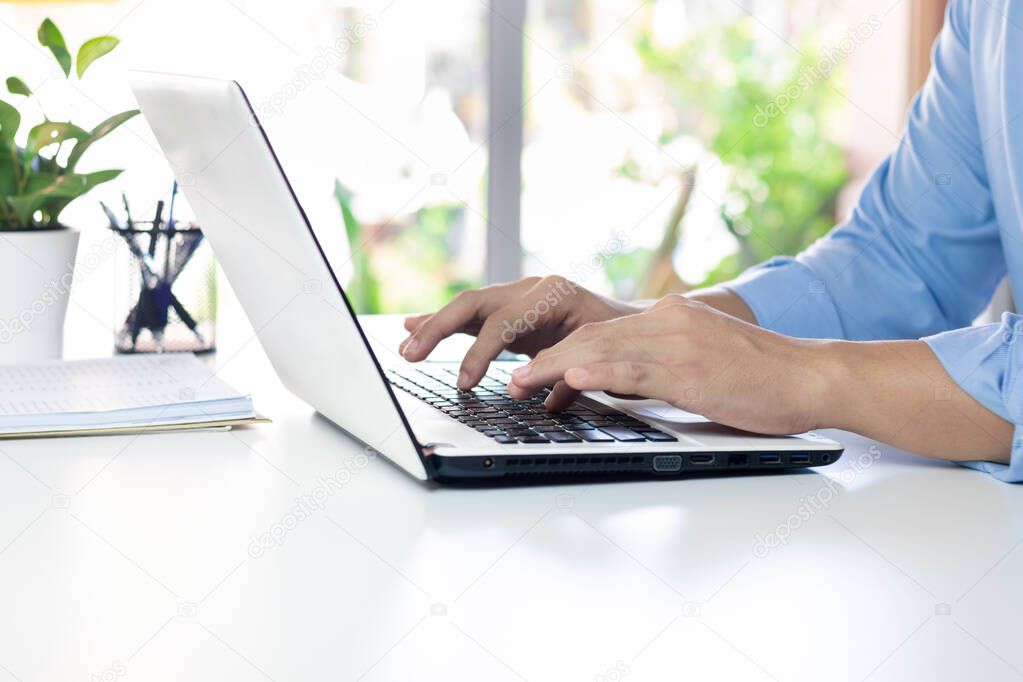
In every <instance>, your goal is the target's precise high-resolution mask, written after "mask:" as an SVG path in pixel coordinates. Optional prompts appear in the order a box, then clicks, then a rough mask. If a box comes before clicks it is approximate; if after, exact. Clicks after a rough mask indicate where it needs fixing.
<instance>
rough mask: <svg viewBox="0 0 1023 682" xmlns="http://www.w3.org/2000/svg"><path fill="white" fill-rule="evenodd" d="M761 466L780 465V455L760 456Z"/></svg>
mask: <svg viewBox="0 0 1023 682" xmlns="http://www.w3.org/2000/svg"><path fill="white" fill-rule="evenodd" d="M760 463H761V464H781V455H760Z"/></svg>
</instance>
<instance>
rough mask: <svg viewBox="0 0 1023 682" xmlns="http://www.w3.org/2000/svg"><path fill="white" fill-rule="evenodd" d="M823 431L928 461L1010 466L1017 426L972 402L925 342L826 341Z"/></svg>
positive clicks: (821, 370) (821, 355)
mask: <svg viewBox="0 0 1023 682" xmlns="http://www.w3.org/2000/svg"><path fill="white" fill-rule="evenodd" d="M810 352H812V353H815V354H816V358H817V362H816V363H815V365H816V367H817V368H818V371H817V376H819V377H820V382H819V383H818V385H817V386H816V387H815V390H816V391H817V393H818V403H819V406H820V412H819V414H818V415H817V419H816V422H817V425H818V428H827V427H835V428H840V429H844V430H847V431H853V432H855V433H859V434H862V435H864V436H867V437H868V438H872V439H874V440H878V441H881V442H884V443H888V444H891V445H894V446H895V447H898V448H900V449H903V450H908V451H910V452H914V453H917V454H921V455H926V456H929V457H937V458H941V459H950V460H958V461H966V460H987V461H994V462H1008V461H1009V453H1010V449H1011V444H1012V432H1013V425H1012V424H1011V423H1009V422H1008V421H1006V420H1004V419H1002V418H1001V417H999V416H998V415H996V414H994V413H993V412H991V411H990V410H988V409H987V408H986V407H984V406H983V405H981V404H980V403H978V402H977V401H975V400H974V399H973V398H971V397H970V396H969V395H968V394H967V393H966V392H964V391H963V390H962V389H961V388H960V387H959V386H958V385H957V384H956V383H955V382H954V381H953V380H952V379H951V378H950V377H949V375H948V374H947V373H946V371H945V369H944V367H942V365H941V363H940V362H939V361H938V359H937V358H936V357H935V355H934V353H933V352H932V351H931V349H930V348H928V346H927V344H925V343H924V342H922V341H884V342H846V341H824V342H820V343H819V345H817V346H816V347H815V348H814V349H813V350H812V351H810Z"/></svg>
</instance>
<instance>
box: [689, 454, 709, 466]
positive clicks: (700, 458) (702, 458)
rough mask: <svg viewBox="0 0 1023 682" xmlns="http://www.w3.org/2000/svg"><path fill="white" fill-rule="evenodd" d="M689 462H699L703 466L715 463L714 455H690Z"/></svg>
mask: <svg viewBox="0 0 1023 682" xmlns="http://www.w3.org/2000/svg"><path fill="white" fill-rule="evenodd" d="M689 463H690V464H697V465H701V466H706V465H708V464H713V463H714V455H690V457H689Z"/></svg>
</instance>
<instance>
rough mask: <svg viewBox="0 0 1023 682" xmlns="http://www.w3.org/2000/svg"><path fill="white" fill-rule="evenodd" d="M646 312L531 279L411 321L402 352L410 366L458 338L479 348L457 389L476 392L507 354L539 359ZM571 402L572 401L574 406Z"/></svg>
mask: <svg viewBox="0 0 1023 682" xmlns="http://www.w3.org/2000/svg"><path fill="white" fill-rule="evenodd" d="M642 309H643V308H642V307H641V306H639V305H630V304H628V303H623V302H621V301H615V300H613V299H609V298H605V297H603V296H598V295H597V294H594V293H592V292H590V291H587V290H586V289H584V288H583V287H581V286H579V285H578V284H575V283H574V282H571V281H569V280H567V279H565V278H564V277H556V276H555V277H542V278H541V277H527V278H526V279H523V280H519V281H518V282H512V283H511V284H497V285H494V286H489V287H485V288H483V289H478V290H476V291H464V292H462V293H460V294H459V295H458V296H456V297H455V298H454V300H452V301H451V303H449V304H448V305H446V306H444V307H443V308H441V309H440V310H439V311H437V312H436V313H432V314H429V315H416V316H414V317H409V318H406V320H405V329H406V330H407V331H409V332H410V335H409V337H408V338H407V339H405V340H404V341H403V342H402V343H401V346H400V347H399V352H400V353H401V354H402V356H404V358H405V359H406V360H409V361H411V362H416V361H419V360H423V359H425V358H426V356H428V355H429V354H430V352H431V351H433V349H434V348H435V347H436V346H437V344H438V343H440V341H441V340H443V339H444V338H446V337H448V336H451V335H452V334H455V333H457V332H464V333H466V334H472V335H473V336H475V337H476V342H475V343H473V345H472V348H470V349H469V352H468V353H467V354H466V356H465V359H464V360H463V361H462V367H461V371H460V372H459V376H458V387H459V388H461V389H468V388H471V387H473V386H475V385H476V384H477V383H478V382H479V380H480V379H481V378H483V375H484V374H486V371H487V367H488V366H489V365H490V361H491V360H493V359H494V358H495V357H497V355H498V354H499V353H500V352H501V351H502V350H504V349H506V348H507V349H508V350H510V351H512V352H514V353H525V354H527V355H529V356H535V355H536V354H537V353H538V352H539V351H541V350H542V349H544V348H547V347H549V346H552V345H554V344H555V343H557V342H558V341H561V340H562V339H564V338H565V337H566V336H568V335H569V334H570V333H571V332H573V331H575V330H576V329H578V328H579V327H581V326H583V325H585V324H588V323H592V322H603V321H605V320H611V319H614V318H616V317H621V316H622V315H630V314H633V313H636V312H639V311H640V310H642ZM569 402H571V401H569Z"/></svg>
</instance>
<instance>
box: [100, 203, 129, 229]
mask: <svg viewBox="0 0 1023 682" xmlns="http://www.w3.org/2000/svg"><path fill="white" fill-rule="evenodd" d="M99 206H100V208H102V209H103V212H104V213H105V214H106V215H107V220H109V221H110V227H112V228H114V229H115V230H123V229H124V227H123V226H122V225H121V219H120V218H118V217H117V215H116V214H115V213H114V212H113V211H111V210H110V207H109V206H107V205H106V204H104V203H103V202H102V201H101V202H99Z"/></svg>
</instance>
